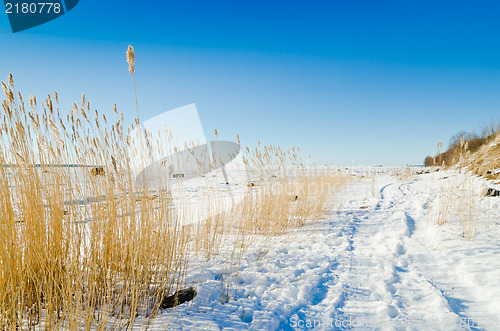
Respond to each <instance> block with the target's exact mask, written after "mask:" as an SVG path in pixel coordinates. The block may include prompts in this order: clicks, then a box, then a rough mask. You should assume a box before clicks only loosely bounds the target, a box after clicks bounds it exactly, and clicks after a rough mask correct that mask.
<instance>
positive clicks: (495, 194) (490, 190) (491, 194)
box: [486, 188, 500, 197]
mask: <svg viewBox="0 0 500 331" xmlns="http://www.w3.org/2000/svg"><path fill="white" fill-rule="evenodd" d="M486 196H488V197H498V196H500V191H499V190H495V189H494V188H488V190H487V191H486Z"/></svg>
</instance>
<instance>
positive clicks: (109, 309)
mask: <svg viewBox="0 0 500 331" xmlns="http://www.w3.org/2000/svg"><path fill="white" fill-rule="evenodd" d="M2 87H3V91H4V95H5V99H4V101H3V103H2V107H3V109H4V113H5V115H4V116H3V118H2V119H0V165H1V166H0V200H1V204H0V208H1V211H0V213H1V217H0V227H1V231H0V247H1V249H0V329H4V330H15V329H16V328H19V329H21V328H23V329H26V328H34V327H35V326H37V327H41V328H44V329H47V330H56V329H70V330H77V329H90V328H95V329H124V328H127V327H130V326H131V325H134V321H135V319H136V317H137V316H141V317H145V318H146V319H149V320H151V319H152V318H154V316H155V314H156V312H157V311H158V309H159V307H160V304H161V300H162V298H163V297H164V296H165V294H169V293H172V292H173V291H175V290H176V289H177V288H178V287H179V286H182V284H183V283H184V281H185V277H186V274H185V273H186V270H187V266H188V263H189V261H190V260H191V259H192V258H193V257H194V256H204V258H205V259H206V260H208V259H211V258H213V256H215V255H218V254H221V252H222V251H223V250H222V248H223V247H224V246H227V245H228V244H227V243H228V242H230V245H232V246H231V247H230V249H226V250H224V252H225V254H226V256H225V257H224V258H225V259H226V261H228V267H227V273H228V274H232V273H234V272H237V269H238V268H237V266H238V264H239V261H240V260H241V256H242V254H244V252H245V251H246V250H247V249H248V248H249V247H251V243H252V240H253V236H254V235H256V234H258V235H260V236H265V237H266V238H270V239H272V237H273V236H276V235H279V234H282V233H286V231H287V229H290V228H296V227H300V226H302V225H303V224H304V223H305V222H307V221H311V220H315V219H318V218H320V217H322V215H323V211H324V204H325V202H326V201H327V199H328V198H329V196H330V195H331V194H332V193H333V192H335V190H336V188H337V187H338V186H340V185H342V184H343V183H345V181H346V180H347V179H346V178H345V177H339V176H336V175H331V174H328V173H310V172H308V170H307V168H306V167H304V166H303V165H302V164H301V160H300V157H299V153H298V149H297V150H296V149H292V150H288V151H283V150H281V149H280V148H278V147H275V146H269V147H260V146H259V147H258V148H257V149H256V150H255V151H252V152H250V149H248V148H247V149H246V151H247V154H246V156H245V169H242V172H243V174H242V176H243V177H246V178H247V179H248V180H249V181H250V180H251V181H253V182H255V183H258V184H257V185H256V186H250V187H247V186H246V185H245V187H244V188H245V193H244V196H243V199H242V200H241V201H240V202H239V203H236V204H234V206H233V207H232V208H230V209H227V208H225V204H226V202H225V200H224V197H223V194H222V192H221V191H220V189H219V186H217V184H214V185H215V186H211V185H209V187H210V188H209V189H208V190H207V191H205V192H204V194H205V198H206V201H208V204H207V206H209V207H206V208H211V210H209V211H208V212H207V213H206V214H210V215H212V216H210V217H207V218H205V219H203V220H202V221H200V222H198V223H196V224H194V225H190V226H187V225H186V220H183V219H180V218H179V217H178V216H177V215H178V214H177V213H174V211H173V208H172V195H171V192H170V191H169V187H166V189H165V190H160V191H155V192H152V191H150V190H148V189H141V188H140V187H138V186H137V185H136V183H135V178H133V175H132V174H133V171H132V169H131V161H130V158H129V153H128V149H129V140H128V138H127V137H128V134H127V132H126V129H125V128H124V117H123V114H118V111H117V109H116V107H114V108H113V110H114V113H115V117H116V118H115V119H113V120H111V119H107V118H106V117H105V116H104V115H101V114H99V113H98V112H97V111H91V106H90V103H89V102H88V101H87V99H86V97H85V95H84V96H83V97H82V100H81V105H78V104H76V103H74V104H73V109H72V110H71V111H70V112H69V113H68V114H61V112H60V110H59V105H58V96H57V93H54V95H52V96H51V95H49V96H47V98H46V99H45V100H44V101H43V102H39V101H38V100H37V99H36V98H35V97H30V98H29V102H28V104H27V107H28V108H26V104H25V101H24V100H23V97H22V95H21V94H20V93H17V92H16V91H15V89H14V82H13V78H12V77H11V76H10V77H9V79H8V83H2ZM136 122H137V121H136ZM132 129H133V127H131V128H130V129H128V131H130V130H132ZM148 157H149V155H148ZM36 165H39V166H36ZM58 165H59V166H58ZM62 165H82V167H70V166H62ZM84 165H85V166H89V167H83V166H84ZM94 166H99V167H102V169H103V171H101V170H99V171H96V170H93V169H94V168H95V167H94ZM227 279H234V278H231V277H228V278H227ZM236 284H237V282H236V283H235V282H234V281H228V282H226V283H224V284H223V286H222V287H223V288H224V289H225V291H226V299H227V300H229V292H230V290H231V289H233V288H236Z"/></svg>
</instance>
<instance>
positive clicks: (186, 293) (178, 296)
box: [160, 287, 196, 309]
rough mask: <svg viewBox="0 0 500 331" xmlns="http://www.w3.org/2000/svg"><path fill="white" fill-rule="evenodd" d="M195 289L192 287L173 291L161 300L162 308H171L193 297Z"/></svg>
mask: <svg viewBox="0 0 500 331" xmlns="http://www.w3.org/2000/svg"><path fill="white" fill-rule="evenodd" d="M195 296H196V290H195V289H194V288H192V287H190V288H186V289H183V290H179V291H175V293H174V294H173V295H171V296H168V297H165V298H164V299H163V301H162V302H161V305H160V307H161V308H162V309H167V308H173V307H175V306H178V305H181V304H183V303H184V302H188V301H191V300H193V299H194V297H195Z"/></svg>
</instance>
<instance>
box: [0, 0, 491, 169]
mask: <svg viewBox="0 0 500 331" xmlns="http://www.w3.org/2000/svg"><path fill="white" fill-rule="evenodd" d="M499 17H500V3H499V2H498V1H470V0H467V1H456V0H455V1H401V0H398V1H382V0H377V1H355V0H353V1H351V0H349V1H304V0H302V1H294V0H288V1H270V0H266V1H261V0H252V1H209V0H203V1H189V0H183V1H160V0H158V1H94V0H80V3H79V4H78V6H76V7H75V8H74V9H73V10H72V11H70V12H69V13H67V14H66V15H64V16H62V17H60V18H58V19H56V20H54V21H51V22H49V23H47V24H44V25H41V26H39V27H36V28H33V29H30V30H26V31H23V32H19V33H16V34H13V33H12V32H11V31H10V26H9V22H8V18H7V15H6V14H4V13H0V78H1V79H2V80H5V78H6V77H7V75H8V73H9V72H12V73H13V74H14V78H15V81H16V85H17V88H18V89H20V90H21V91H22V92H23V93H24V94H25V95H29V94H30V93H33V94H35V95H37V96H38V97H39V98H40V97H42V96H43V95H46V94H47V93H51V92H53V91H54V90H57V91H58V92H59V95H60V99H61V103H62V106H63V108H65V109H68V110H69V109H70V108H71V103H72V102H73V101H78V100H80V98H81V94H82V93H86V94H87V96H88V98H89V100H91V103H92V106H93V108H97V109H99V111H100V112H101V113H105V114H109V115H110V116H111V114H112V109H111V107H112V105H113V103H116V104H117V105H118V108H119V110H120V111H123V112H124V113H125V115H126V117H128V118H129V119H130V120H131V119H132V118H133V117H134V115H135V108H134V107H135V103H134V97H133V82H132V79H131V76H130V75H129V73H128V71H127V64H126V62H125V51H126V49H127V46H128V45H129V44H131V45H132V46H134V48H135V51H136V78H137V89H138V94H139V106H140V113H141V117H142V119H143V120H145V119H147V118H150V117H152V116H154V115H157V114H159V113H161V112H163V111H166V110H168V109H171V108H175V107H178V106H182V105H185V104H189V103H193V102H194V103H196V104H197V107H198V111H199V113H200V117H201V120H202V123H203V126H204V128H205V131H206V133H207V136H208V137H207V138H210V136H212V135H213V129H214V128H217V130H218V131H219V133H220V137H221V138H222V139H226V140H235V136H236V134H237V133H239V135H240V137H241V140H242V143H244V144H247V145H251V146H252V145H255V144H256V143H257V141H258V140H260V141H261V142H262V143H265V144H276V145H280V146H283V147H289V146H300V147H301V150H302V152H303V154H304V155H305V156H307V155H308V154H311V155H312V157H313V159H315V160H316V161H317V162H318V163H327V162H328V163H333V164H338V165H351V164H353V163H354V164H360V165H375V164H384V165H404V164H406V163H409V164H418V163H422V161H423V159H424V157H425V156H426V155H428V154H433V153H434V152H435V148H436V144H437V142H439V141H443V142H444V144H445V145H446V144H447V142H448V139H449V138H450V136H451V135H453V134H455V133H456V132H458V131H460V130H461V126H463V129H464V130H466V131H468V130H474V129H478V128H480V127H481V126H482V125H484V124H487V123H490V122H491V121H492V120H493V121H499V120H500V19H499Z"/></svg>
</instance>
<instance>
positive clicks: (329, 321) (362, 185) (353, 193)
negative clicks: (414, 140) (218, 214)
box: [137, 172, 500, 330]
mask: <svg viewBox="0 0 500 331" xmlns="http://www.w3.org/2000/svg"><path fill="white" fill-rule="evenodd" d="M459 181H460V178H459V176H458V175H456V174H455V173H451V172H450V173H442V172H439V173H432V174H423V175H418V176H412V177H411V178H409V179H406V180H400V179H399V178H398V177H397V176H394V175H390V174H389V173H385V174H384V173H382V174H377V176H375V177H374V178H369V177H364V178H361V176H360V175H359V176H357V178H356V179H355V180H353V181H351V182H350V183H349V184H348V185H347V186H346V187H345V188H344V189H343V191H342V192H340V193H338V194H337V195H336V196H335V198H334V199H332V201H333V203H332V206H331V211H330V212H329V214H328V215H327V217H326V219H325V220H323V221H317V222H314V223H310V224H306V225H305V226H304V227H302V228H298V229H295V230H293V231H291V232H290V233H288V234H287V235H284V236H280V237H277V238H275V239H274V240H272V241H271V242H270V241H259V240H256V241H255V243H254V244H253V245H252V247H251V249H249V250H248V251H247V253H246V254H245V255H244V256H243V257H242V258H241V260H238V261H230V262H228V261H223V260H220V259H217V257H215V258H213V259H212V260H210V261H209V262H205V263H200V264H199V265H197V264H196V263H192V270H191V272H190V273H189V275H190V276H189V281H192V282H193V284H195V287H196V289H197V291H198V295H197V296H196V297H195V299H194V300H193V301H191V302H189V303H185V304H182V305H180V306H178V307H176V308H174V309H168V310H163V311H161V312H160V313H159V315H158V316H157V317H156V318H155V320H154V321H153V322H154V323H153V325H150V328H152V329H153V330H163V329H172V330H173V329H196V330H222V329H224V330H245V329H254V330H306V329H314V330H336V329H338V330H344V329H360V330H373V329H380V330H406V329H408V330H464V329H465V330H467V329H474V330H476V329H480V330H483V329H484V330H497V329H499V328H500V197H499V198H493V197H488V198H487V197H482V193H481V192H482V188H484V185H485V183H484V181H483V180H479V179H471V183H472V184H471V188H472V190H471V192H472V193H471V194H474V195H475V199H476V200H474V201H475V203H474V207H475V208H476V209H477V210H476V216H477V219H476V220H475V223H476V232H477V233H476V235H475V237H474V239H473V240H470V241H468V240H465V239H464V238H463V237H462V236H463V234H462V230H461V229H462V228H461V227H460V224H459V223H460V219H458V218H454V219H452V220H450V221H449V222H448V223H446V224H445V225H443V226H437V225H435V224H434V219H433V217H434V216H432V215H434V214H433V208H436V204H437V203H438V202H439V199H440V198H441V199H442V196H443V193H440V191H442V190H443V188H444V187H445V188H447V189H448V190H452V189H454V188H456V187H455V186H456V185H459V184H458V183H459ZM444 183H445V184H444ZM448 193H449V192H444V194H445V195H446V194H448ZM451 198H453V197H451ZM454 208H456V207H454ZM222 255H223V254H221V256H222ZM192 262H193V261H192ZM231 264H234V265H231ZM229 268H231V269H233V270H234V269H236V270H239V272H238V273H237V274H236V276H233V278H231V279H228V276H227V275H226V274H227V272H226V271H227V270H228V269H229ZM230 280H231V281H232V283H233V285H232V287H231V288H230V291H229V294H228V292H227V288H226V287H225V285H224V284H227V282H228V281H230ZM235 283H236V284H237V286H235ZM228 297H229V300H227V298H228ZM140 322H141V321H140V319H139V320H138V324H137V326H138V327H139V328H140Z"/></svg>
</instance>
